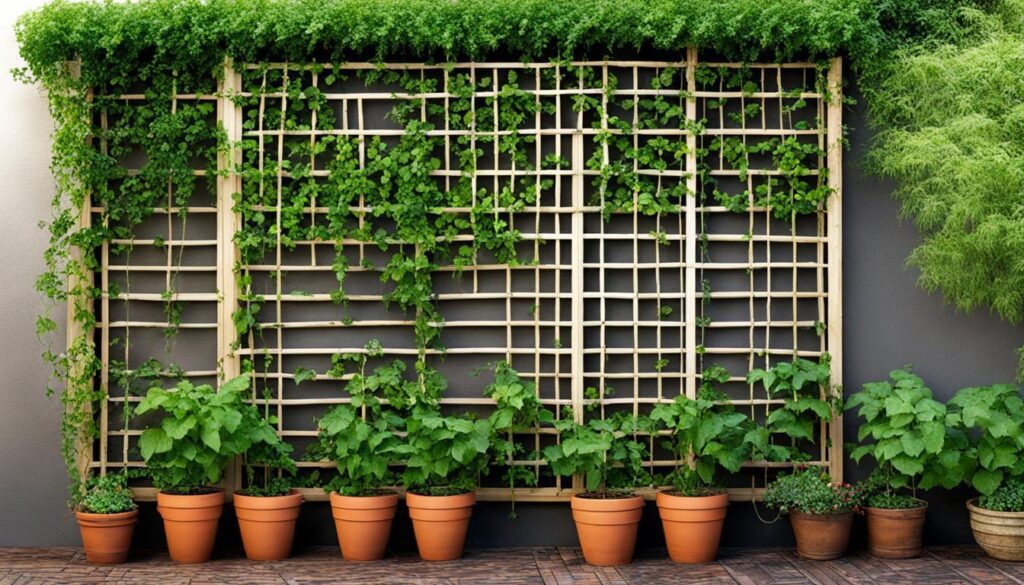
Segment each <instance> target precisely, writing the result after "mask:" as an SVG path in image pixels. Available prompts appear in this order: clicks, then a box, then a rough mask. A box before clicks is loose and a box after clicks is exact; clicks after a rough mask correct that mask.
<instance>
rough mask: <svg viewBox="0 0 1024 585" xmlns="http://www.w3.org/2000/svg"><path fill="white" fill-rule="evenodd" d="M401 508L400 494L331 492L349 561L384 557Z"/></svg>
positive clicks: (340, 542)
mask: <svg viewBox="0 0 1024 585" xmlns="http://www.w3.org/2000/svg"><path fill="white" fill-rule="evenodd" d="M397 508H398V494H384V495H380V496H366V497H358V496H343V495H341V494H338V493H336V492H331V514H332V515H333V516H334V528H335V529H336V530H337V531H338V545H339V546H340V547H341V556H342V558H344V559H345V560H346V561H378V560H380V559H382V558H384V553H385V552H387V549H388V539H389V538H390V537H391V522H392V520H394V518H395V510H396V509H397ZM467 518H468V515H467ZM418 535H419V533H418V532H417V537H418ZM417 540H418V538H417Z"/></svg>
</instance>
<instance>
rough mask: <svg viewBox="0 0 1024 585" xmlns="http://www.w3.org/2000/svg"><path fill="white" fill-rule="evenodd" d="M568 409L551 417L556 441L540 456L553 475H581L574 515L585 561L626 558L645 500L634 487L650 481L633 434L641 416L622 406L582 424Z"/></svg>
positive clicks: (639, 427)
mask: <svg viewBox="0 0 1024 585" xmlns="http://www.w3.org/2000/svg"><path fill="white" fill-rule="evenodd" d="M572 414H573V413H572V410H571V409H566V411H565V417H564V418H563V419H562V420H559V421H557V422H555V428H556V429H557V430H558V433H559V442H558V444H556V445H549V446H548V447H547V448H546V449H544V457H545V459H547V462H548V464H549V465H550V466H551V470H552V471H553V472H554V473H556V474H557V475H561V476H572V475H575V474H580V475H582V476H583V478H584V481H585V484H584V485H585V486H586V491H584V492H582V493H578V494H574V495H573V496H572V517H573V520H575V522H576V533H577V535H578V536H579V539H580V547H581V548H582V549H583V557H584V558H585V559H586V561H587V562H588V563H590V564H592V565H621V564H625V563H628V562H630V561H631V560H632V559H633V549H634V547H635V546H636V531H637V525H638V524H639V523H640V517H641V514H642V512H643V505H644V500H643V498H642V497H640V496H638V495H636V494H635V493H634V492H633V491H632V490H633V489H634V488H636V487H639V486H641V485H644V484H650V483H651V476H650V474H649V473H648V472H647V470H646V469H645V468H644V465H643V461H644V454H645V453H646V447H644V445H643V444H642V443H640V442H638V441H636V440H635V439H633V435H634V433H636V432H637V431H640V430H644V429H643V428H642V427H643V426H644V421H643V420H641V419H637V418H634V417H633V416H632V415H630V414H627V413H624V412H620V413H616V415H614V416H612V417H611V418H608V419H600V418H592V419H590V420H589V421H587V422H586V423H585V424H582V423H578V422H576V421H575V420H574V419H573V416H572Z"/></svg>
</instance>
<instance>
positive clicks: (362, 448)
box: [308, 340, 405, 561]
mask: <svg viewBox="0 0 1024 585" xmlns="http://www.w3.org/2000/svg"><path fill="white" fill-rule="evenodd" d="M380 355H382V351H381V347H380V344H379V343H378V342H376V340H374V341H371V342H370V343H368V344H367V345H366V347H365V352H364V353H357V354H339V355H337V356H335V357H334V358H333V362H334V363H333V367H332V368H331V372H330V374H331V375H332V376H335V377H338V378H340V377H342V376H344V375H345V374H346V367H347V365H348V364H354V365H355V366H356V371H355V372H354V373H353V374H352V377H351V378H350V379H349V381H348V383H347V384H346V385H345V390H346V391H347V392H348V394H349V397H350V399H351V401H350V402H348V403H342V404H338V405H337V406H335V407H333V408H332V409H331V410H329V411H328V412H327V413H326V414H325V415H324V416H323V418H321V419H320V420H319V421H318V422H317V426H318V429H319V434H318V436H317V443H315V445H314V446H313V447H312V448H311V450H310V451H309V452H308V455H310V456H312V457H314V458H315V459H327V460H330V461H333V462H334V464H335V465H336V466H337V469H338V475H337V477H335V478H334V479H333V480H332V481H331V482H330V483H329V484H328V485H327V486H325V487H324V491H326V492H327V493H329V494H330V499H331V513H332V515H333V516H334V525H335V529H336V530H337V532H338V544H339V546H340V548H341V556H342V557H343V558H344V559H345V560H346V561H375V560H379V559H382V558H384V554H385V552H386V551H387V546H388V540H389V538H390V536H391V524H392V521H393V519H394V517H395V510H396V509H397V507H398V494H397V493H396V492H394V491H393V490H387V489H385V486H389V485H394V482H393V480H394V474H393V473H391V471H390V469H389V468H388V465H389V463H391V461H392V459H393V458H394V456H395V454H396V452H397V448H398V446H399V445H400V444H401V440H400V439H399V436H398V434H397V432H398V431H400V430H401V429H402V428H403V426H404V424H405V421H404V420H403V419H402V417H401V416H400V415H399V414H398V413H397V412H395V410H394V409H392V408H388V407H386V406H385V405H384V404H382V402H381V400H380V398H379V397H378V396H377V395H376V392H378V391H383V390H384V388H387V387H390V386H391V385H393V384H402V383H403V382H401V381H400V380H401V379H400V376H397V375H392V374H395V371H394V368H396V367H397V366H395V365H394V364H392V365H390V366H382V367H380V368H378V369H377V370H375V371H374V373H373V374H372V375H369V376H368V375H366V362H367V360H368V359H369V358H372V357H379V356H380ZM398 363H401V362H398ZM401 368H404V366H401Z"/></svg>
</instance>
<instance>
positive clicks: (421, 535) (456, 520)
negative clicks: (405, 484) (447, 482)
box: [405, 492, 476, 561]
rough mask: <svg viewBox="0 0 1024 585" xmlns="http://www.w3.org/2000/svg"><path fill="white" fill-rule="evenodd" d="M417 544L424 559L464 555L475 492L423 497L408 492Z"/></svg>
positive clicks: (474, 502)
mask: <svg viewBox="0 0 1024 585" xmlns="http://www.w3.org/2000/svg"><path fill="white" fill-rule="evenodd" d="M405 503H406V505H407V506H409V517H410V518H412V528H413V532H414V533H415V534H416V546H417V548H419V549H420V558H421V559H423V560H425V561H451V560H455V559H457V558H459V557H461V556H462V547H463V546H464V545H465V544H466V531H467V530H468V529H469V517H470V515H472V514H473V505H474V504H476V492H469V493H468V494H459V495H457V496H424V495H420V494H414V493H407V494H406V495H405Z"/></svg>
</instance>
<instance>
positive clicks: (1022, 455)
mask: <svg viewBox="0 0 1024 585" xmlns="http://www.w3.org/2000/svg"><path fill="white" fill-rule="evenodd" d="M946 420H947V423H948V425H949V426H950V430H951V434H950V437H949V439H950V443H951V445H950V449H949V450H948V453H946V452H944V453H943V455H942V456H941V458H940V459H941V461H942V463H943V464H944V469H943V472H942V473H943V474H944V475H945V477H946V478H947V479H948V480H949V481H952V482H954V483H959V481H961V480H962V481H966V482H968V483H970V485H971V486H973V487H974V489H976V490H977V491H978V493H979V496H978V497H977V498H974V499H971V500H969V501H968V502H967V509H968V510H969V511H970V515H971V530H972V531H973V532H974V540H976V541H977V542H978V545H979V546H981V548H982V549H984V550H985V552H986V553H987V554H988V555H989V556H991V557H992V558H995V559H999V560H1002V561H1024V429H1022V428H1021V421H1022V420H1024V401H1022V400H1021V397H1020V391H1019V389H1018V387H1017V386H1014V385H1011V384H995V385H992V386H981V387H974V388H964V389H962V390H960V391H959V392H957V393H956V395H955V396H954V397H953V398H952V399H951V400H950V401H949V413H948V415H947V417H946Z"/></svg>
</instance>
